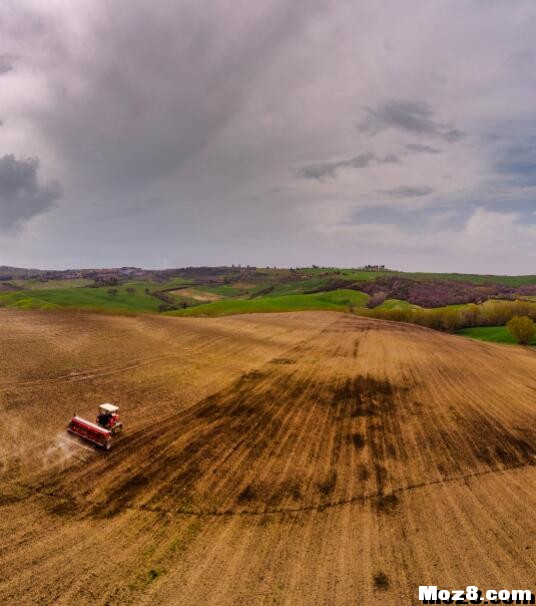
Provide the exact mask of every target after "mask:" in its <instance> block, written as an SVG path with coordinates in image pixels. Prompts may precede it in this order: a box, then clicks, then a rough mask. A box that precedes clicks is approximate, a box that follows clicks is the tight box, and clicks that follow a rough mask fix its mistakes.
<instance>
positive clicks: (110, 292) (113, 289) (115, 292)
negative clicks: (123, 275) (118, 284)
mask: <svg viewBox="0 0 536 606" xmlns="http://www.w3.org/2000/svg"><path fill="white" fill-rule="evenodd" d="M108 294H109V295H110V296H112V297H115V295H116V294H117V288H109V289H108Z"/></svg>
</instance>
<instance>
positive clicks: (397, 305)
mask: <svg viewBox="0 0 536 606" xmlns="http://www.w3.org/2000/svg"><path fill="white" fill-rule="evenodd" d="M375 309H422V308H421V307H419V306H418V305H413V304H412V303H409V302H408V301H403V300H402V299H386V300H385V301H384V302H383V303H382V304H381V305H378V307H375Z"/></svg>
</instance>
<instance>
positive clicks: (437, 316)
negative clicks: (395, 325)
mask: <svg viewBox="0 0 536 606" xmlns="http://www.w3.org/2000/svg"><path fill="white" fill-rule="evenodd" d="M359 313H360V314H361V315H366V316H368V317H371V318H378V319H381V320H393V321H395V322H409V323H412V324H419V325H420V326H426V327H427V328H433V329H435V330H443V331H446V332H453V331H455V330H458V329H460V328H471V327H474V326H504V325H505V324H507V323H508V322H509V321H510V320H511V319H512V318H514V317H518V316H527V317H528V318H531V319H532V320H536V302H531V301H497V300H489V301H486V302H485V303H481V304H479V305H477V304H475V303H470V304H468V305H464V306H460V307H459V308H456V307H443V308H441V307H440V308H436V309H367V310H359Z"/></svg>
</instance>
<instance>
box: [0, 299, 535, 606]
mask: <svg viewBox="0 0 536 606" xmlns="http://www.w3.org/2000/svg"><path fill="white" fill-rule="evenodd" d="M2 314H3V317H4V319H5V322H4V330H3V331H2V334H1V335H0V345H1V347H2V349H3V351H4V352H6V353H7V354H8V355H7V356H5V358H4V360H5V362H4V363H3V364H2V367H1V369H0V393H1V396H0V397H1V400H0V402H1V406H2V422H3V440H2V442H1V445H0V464H1V467H0V469H1V475H0V509H1V512H0V514H1V517H0V520H1V522H0V525H1V529H2V536H3V537H4V538H3V542H2V549H1V550H0V570H1V571H2V572H1V573H0V575H1V576H0V599H1V601H2V603H6V604H9V603H18V604H25V603H27V604H30V603H41V604H58V605H68V604H72V603H77V604H80V605H81V606H83V605H85V604H102V605H104V604H108V605H114V604H136V605H137V604H163V605H167V604H170V605H171V604H173V605H180V604H184V605H186V604H188V605H189V606H192V605H195V604H207V603H210V604H254V605H255V604H328V603H329V604H355V603H356V602H358V603H360V604H365V605H369V604H370V605H373V604H378V603H382V604H393V605H395V604H396V605H398V604H413V603H417V602H416V596H417V587H418V585H420V584H423V583H424V584H436V585H439V586H440V587H465V586H466V585H467V584H468V583H471V584H475V585H478V586H480V587H482V588H494V587H495V588H502V587H508V588H512V587H525V586H527V587H530V586H531V583H532V582H533V579H534V571H535V568H536V557H535V553H534V548H533V544H534V539H535V537H536V522H535V520H534V516H533V515H532V512H533V510H534V507H535V506H536V490H535V488H536V472H535V463H536V435H535V431H534V427H535V426H536V425H535V421H536V407H535V405H534V391H535V389H536V379H535V377H536V372H535V371H536V357H535V354H534V352H533V351H532V350H527V349H523V348H519V347H505V346H502V345H497V344H487V343H481V342H477V341H473V340H470V339H462V338H460V337H457V336H454V335H447V334H441V333H439V332H436V331H431V330H428V329H425V328H421V327H417V326H412V325H409V324H401V323H392V322H383V321H380V320H375V319H369V318H361V317H357V316H355V315H351V314H344V313H342V314H341V313H332V312H311V313H303V312H294V313H284V314H280V313H271V314H242V315H238V316H230V317H224V318H182V317H169V316H162V315H160V316H158V315H150V314H149V315H140V316H138V317H128V316H116V315H112V316H109V315H102V314H90V313H84V312H72V311H57V312H56V313H53V314H51V313H48V312H46V311H26V312H23V311H17V310H3V311H2ZM101 401H114V402H117V403H119V404H120V405H121V409H122V412H123V420H124V422H125V428H126V431H125V433H124V435H123V436H122V437H121V438H120V439H119V441H118V442H117V444H116V446H115V447H114V449H113V450H112V451H111V452H110V453H108V454H104V453H102V452H98V451H96V450H95V449H93V448H88V447H87V446H86V445H80V444H76V443H73V442H71V441H69V440H66V438H65V431H64V428H65V425H66V423H67V421H68V419H69V417H70V415H71V414H72V412H73V410H76V411H77V412H78V413H79V414H82V415H83V416H86V417H89V418H91V416H92V415H93V414H94V410H95V406H96V404H97V403H99V402H101ZM66 562H69V567H66ZM469 577H470V578H469Z"/></svg>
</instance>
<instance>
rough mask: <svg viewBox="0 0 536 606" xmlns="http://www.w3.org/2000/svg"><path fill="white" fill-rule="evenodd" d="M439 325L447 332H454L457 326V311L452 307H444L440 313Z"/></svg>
mask: <svg viewBox="0 0 536 606" xmlns="http://www.w3.org/2000/svg"><path fill="white" fill-rule="evenodd" d="M441 326H442V328H443V330H446V331H447V332H454V331H455V330H456V328H457V327H458V312H457V311H456V310H454V309H445V311H443V312H442V313H441Z"/></svg>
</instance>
